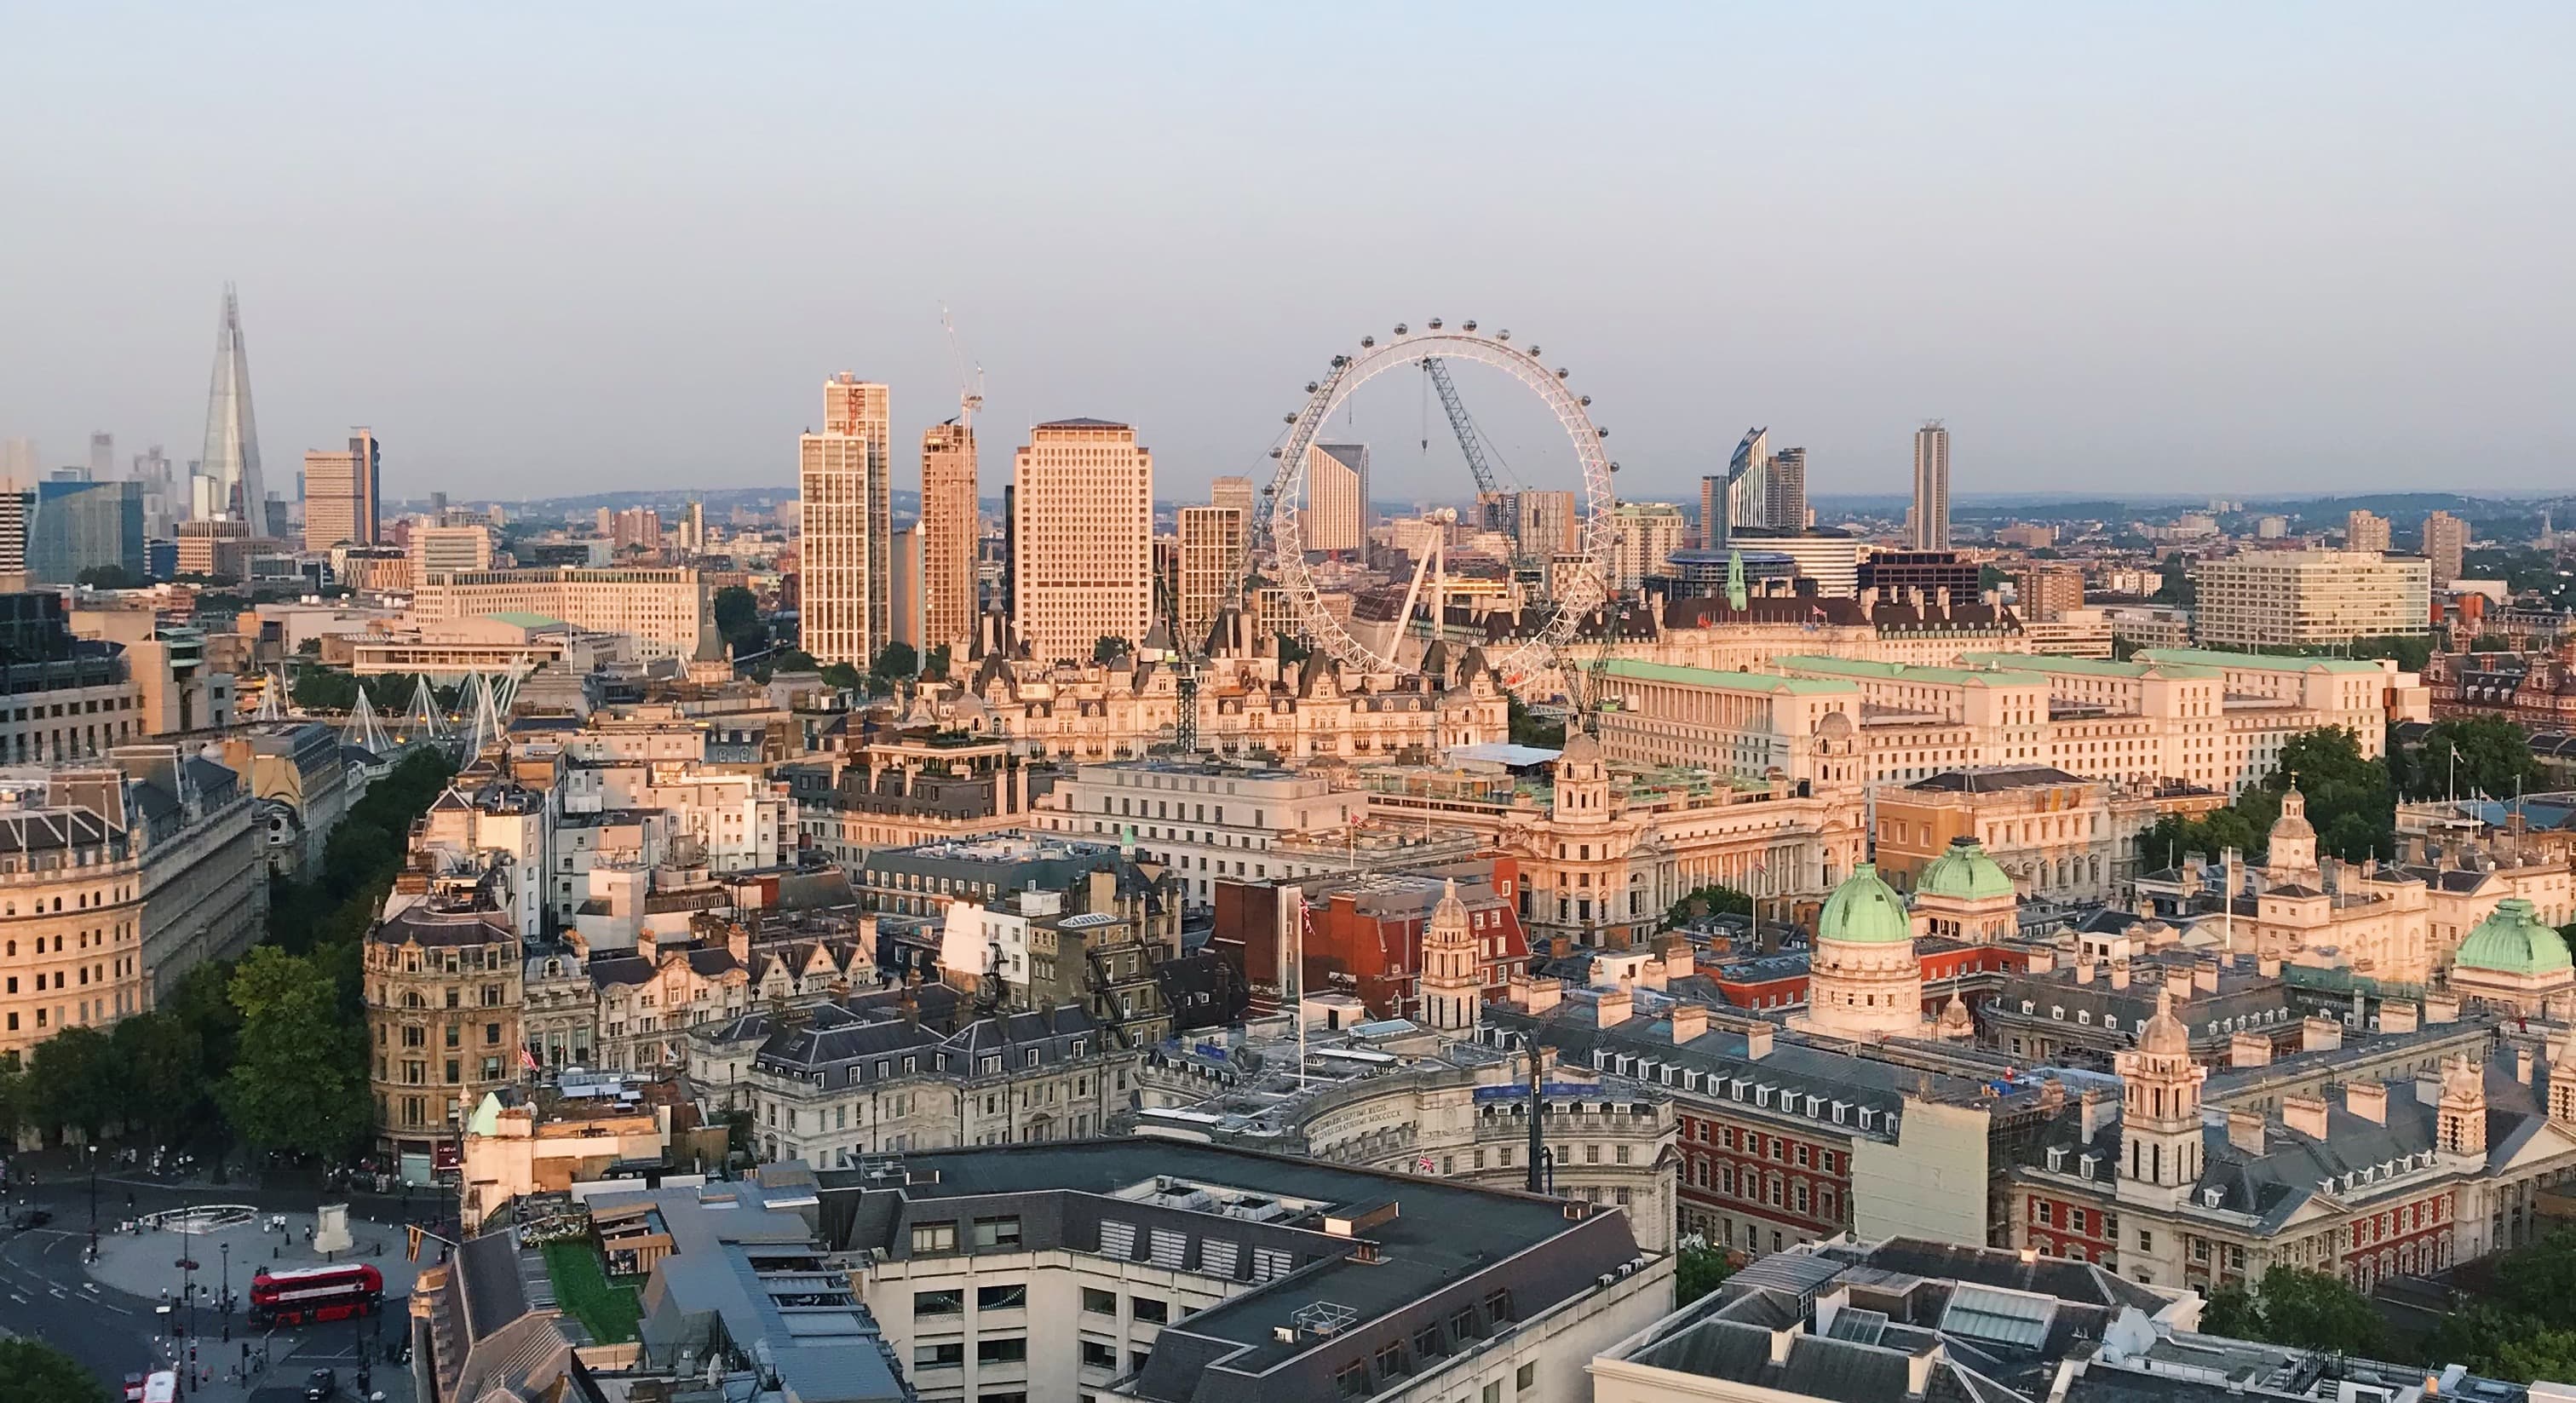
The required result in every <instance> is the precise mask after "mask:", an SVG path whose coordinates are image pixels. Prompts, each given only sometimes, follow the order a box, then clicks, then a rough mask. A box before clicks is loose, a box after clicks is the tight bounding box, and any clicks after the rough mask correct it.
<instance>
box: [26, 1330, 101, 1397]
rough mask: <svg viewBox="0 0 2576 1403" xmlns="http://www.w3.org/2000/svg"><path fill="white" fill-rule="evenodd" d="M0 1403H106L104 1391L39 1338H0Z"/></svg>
mask: <svg viewBox="0 0 2576 1403" xmlns="http://www.w3.org/2000/svg"><path fill="white" fill-rule="evenodd" d="M0 1403H107V1390H106V1389H105V1388H103V1387H101V1386H100V1384H99V1381H98V1380H97V1379H95V1378H93V1377H91V1375H90V1372H89V1370H87V1369H84V1368H82V1367H81V1366H80V1364H79V1362H78V1361H76V1360H74V1359H73V1358H72V1357H71V1356H70V1355H68V1354H65V1353H63V1352H62V1351H61V1350H58V1349H56V1348H54V1347H53V1346H52V1345H49V1344H46V1343H45V1342H44V1341H42V1340H30V1339H24V1338H21V1339H12V1340H0Z"/></svg>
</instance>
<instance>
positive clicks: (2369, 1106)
mask: <svg viewBox="0 0 2576 1403" xmlns="http://www.w3.org/2000/svg"><path fill="white" fill-rule="evenodd" d="M2343 1108H2344V1109H2345V1110H2347V1111H2350V1112H2352V1113H2353V1114H2354V1115H2357V1116H2359V1117H2361V1118H2362V1119H2363V1120H2366V1121H2369V1122H2370V1123H2371V1124H2373V1125H2386V1124H2388V1085H2387V1083H2385V1082H2376V1081H2357V1082H2348V1083H2346V1084H2345V1086H2344V1089H2343Z"/></svg>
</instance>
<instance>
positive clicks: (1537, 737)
mask: <svg viewBox="0 0 2576 1403" xmlns="http://www.w3.org/2000/svg"><path fill="white" fill-rule="evenodd" d="M1503 702H1504V710H1505V712H1506V714H1507V715H1508V716H1509V717H1510V720H1511V729H1510V735H1511V740H1512V744H1514V745H1527V746H1535V747H1537V748H1539V749H1541V750H1554V749H1557V748H1559V747H1561V746H1563V745H1564V744H1565V722H1564V720H1563V718H1559V719H1557V720H1554V721H1541V720H1539V719H1538V717H1537V716H1536V715H1534V714H1532V713H1531V711H1530V709H1529V704H1528V703H1526V702H1524V701H1522V700H1521V699H1520V698H1518V697H1516V696H1513V695H1511V694H1510V693H1508V692H1507V693H1505V694H1504V695H1503Z"/></svg>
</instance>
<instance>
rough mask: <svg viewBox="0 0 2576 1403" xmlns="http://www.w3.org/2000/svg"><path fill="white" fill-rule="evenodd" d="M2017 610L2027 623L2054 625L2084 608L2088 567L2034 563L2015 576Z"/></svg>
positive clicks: (2064, 563) (2061, 562) (2049, 562)
mask: <svg viewBox="0 0 2576 1403" xmlns="http://www.w3.org/2000/svg"><path fill="white" fill-rule="evenodd" d="M2013 586H2014V589H2015V590H2016V592H2017V593H2016V604H2017V608H2018V610H2019V612H2020V614H2021V616H2022V618H2023V620H2024V621H2025V622H2031V623H2043V624H2044V623H2053V622H2055V621H2057V620H2058V619H2061V618H2064V617H2065V616H2066V614H2067V612H2068V611H2069V610H2073V609H2081V608H2083V607H2084V567H2083V566H2081V565H2074V564H2069V563H2067V562H2064V561H2048V560H2034V561H2031V562H2030V563H2029V564H2027V565H2025V566H2023V567H2022V568H2021V569H2020V570H2019V571H2017V572H2015V573H2014V575H2013Z"/></svg>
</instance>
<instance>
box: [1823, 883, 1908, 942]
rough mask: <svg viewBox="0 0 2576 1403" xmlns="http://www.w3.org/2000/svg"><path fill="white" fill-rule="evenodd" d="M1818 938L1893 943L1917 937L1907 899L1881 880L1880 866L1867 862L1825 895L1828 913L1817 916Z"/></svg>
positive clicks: (1825, 911)
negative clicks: (1830, 893)
mask: <svg viewBox="0 0 2576 1403" xmlns="http://www.w3.org/2000/svg"><path fill="white" fill-rule="evenodd" d="M1816 938H1817V939H1818V940H1845V941H1851V942H1854V943H1856V944H1863V945H1893V944H1895V943H1896V942H1897V941H1900V940H1912V939H1913V938H1914V922H1913V921H1911V920H1910V919H1908V918H1907V917H1906V914H1905V898H1903V897H1901V896H1898V895H1897V894H1896V888H1894V887H1891V886H1889V885H1888V884H1887V883H1885V882H1882V881H1880V880H1879V878H1878V865H1877V864H1876V863H1870V862H1864V863H1862V864H1861V865H1860V866H1858V867H1856V868H1854V869H1852V874H1851V877H1850V879H1849V880H1848V881H1845V882H1844V883H1843V884H1842V885H1841V886H1838V887H1836V888H1834V894H1833V895H1832V896H1829V897H1826V898H1825V909H1824V912H1823V914H1821V915H1819V916H1817V917H1816Z"/></svg>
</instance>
